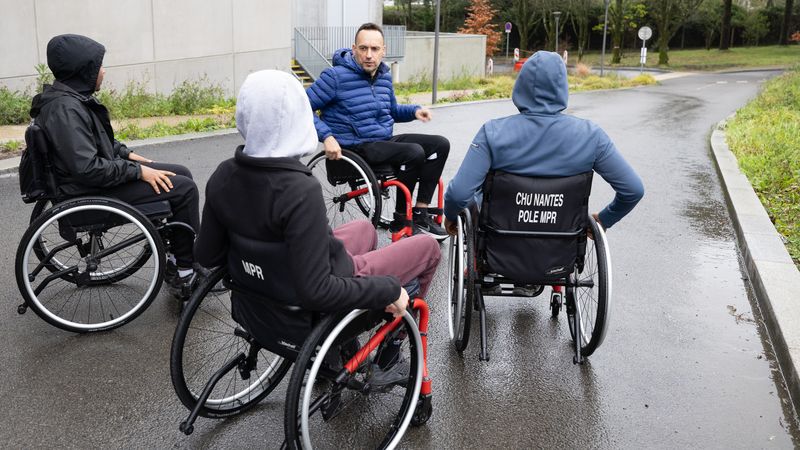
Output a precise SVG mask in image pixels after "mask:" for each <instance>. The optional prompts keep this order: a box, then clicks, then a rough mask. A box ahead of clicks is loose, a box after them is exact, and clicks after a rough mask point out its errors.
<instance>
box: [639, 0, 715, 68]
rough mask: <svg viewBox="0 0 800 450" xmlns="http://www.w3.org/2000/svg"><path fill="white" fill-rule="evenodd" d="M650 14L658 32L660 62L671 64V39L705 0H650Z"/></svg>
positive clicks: (661, 63)
mask: <svg viewBox="0 0 800 450" xmlns="http://www.w3.org/2000/svg"><path fill="white" fill-rule="evenodd" d="M648 3H649V8H648V10H649V11H650V16H651V17H652V18H653V20H654V21H655V24H656V31H657V32H658V39H657V45H658V64H660V65H668V64H669V41H670V39H672V36H674V35H675V32H676V31H678V28H679V27H680V26H681V25H682V24H683V23H684V22H686V19H688V18H689V17H690V16H691V15H692V14H694V12H695V10H697V7H698V6H700V4H701V3H703V0H649V2H648Z"/></svg>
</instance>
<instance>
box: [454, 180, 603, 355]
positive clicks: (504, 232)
mask: <svg viewBox="0 0 800 450" xmlns="http://www.w3.org/2000/svg"><path fill="white" fill-rule="evenodd" d="M591 182H592V172H587V173H583V174H579V175H575V176H572V177H562V178H543V177H523V176H519V175H513V174H509V173H504V172H500V171H497V172H490V174H489V175H488V176H487V179H486V182H485V183H484V185H483V200H482V203H481V208H480V210H478V208H477V205H472V206H471V207H470V208H469V209H465V210H463V211H461V212H460V214H459V216H458V219H457V226H458V233H457V235H456V237H455V238H454V239H452V240H451V243H450V249H449V250H450V251H449V253H450V260H449V261H450V262H449V264H450V267H449V274H450V275H449V280H448V283H449V285H448V291H449V293H450V299H449V302H448V308H449V331H450V338H451V341H452V342H453V344H454V346H455V348H456V350H457V351H459V352H462V351H463V350H465V349H466V348H467V345H468V343H469V337H470V328H471V326H470V325H471V318H472V311H473V309H474V310H477V311H478V313H479V319H480V338H481V351H480V359H481V360H484V361H487V360H488V359H489V352H488V345H487V341H488V337H487V330H486V302H485V299H484V297H485V296H494V297H517V296H518V295H516V294H515V292H514V287H515V286H519V285H527V286H535V287H536V289H535V294H536V295H538V294H540V293H541V292H542V291H543V290H544V289H543V287H544V286H547V285H549V286H553V288H554V289H553V293H552V295H551V300H550V310H551V314H552V317H553V319H557V317H558V315H559V311H560V310H561V307H562V301H561V298H562V297H561V296H562V290H563V294H564V296H565V299H564V301H563V304H564V306H565V309H566V312H567V314H566V315H567V323H568V325H569V330H570V334H571V337H572V340H573V342H574V357H573V361H574V362H575V363H576V364H579V363H582V362H583V358H585V357H588V356H589V355H591V354H592V353H594V351H595V350H596V349H597V348H598V347H599V346H600V345H601V344H602V342H603V339H604V338H605V335H606V331H607V330H608V322H609V318H610V312H611V311H610V305H611V282H612V277H611V259H610V254H609V248H608V242H607V240H606V236H605V233H604V231H603V229H602V227H600V226H599V225H598V223H597V222H596V221H595V220H594V219H593V218H592V217H591V216H590V215H589V214H588V200H589V194H590V191H591Z"/></svg>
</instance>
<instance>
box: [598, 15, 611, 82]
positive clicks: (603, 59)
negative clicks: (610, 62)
mask: <svg viewBox="0 0 800 450" xmlns="http://www.w3.org/2000/svg"><path fill="white" fill-rule="evenodd" d="M610 2H611V0H605V3H606V16H605V18H604V19H603V51H602V52H601V53H600V76H601V77H602V76H603V62H604V61H605V57H606V32H607V31H608V4H609V3H610Z"/></svg>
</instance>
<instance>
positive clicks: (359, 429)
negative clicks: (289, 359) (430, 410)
mask: <svg viewBox="0 0 800 450" xmlns="http://www.w3.org/2000/svg"><path fill="white" fill-rule="evenodd" d="M376 317H377V318H378V319H377V320H375V318H376ZM382 317H385V314H384V313H382V312H376V311H367V310H354V311H351V312H349V313H337V314H331V315H329V316H327V317H326V318H324V319H323V320H322V321H320V323H319V324H318V325H317V326H316V327H315V328H314V330H313V331H312V333H311V335H310V336H309V337H308V338H307V339H306V341H305V343H304V344H303V347H302V349H301V350H300V354H299V356H298V358H297V361H296V364H295V368H294V370H293V371H292V376H291V378H290V381H289V387H288V389H287V392H286V405H285V413H284V431H285V436H286V442H287V444H288V446H289V448H312V446H316V447H324V448H336V447H338V448H394V447H395V446H396V445H397V444H398V442H399V441H400V439H401V438H402V437H403V435H404V434H405V432H406V430H407V429H408V426H409V425H410V423H411V421H412V418H413V416H414V410H415V407H416V405H417V401H418V399H419V397H420V390H421V385H422V371H423V365H424V364H423V358H424V356H423V352H422V340H421V337H420V334H419V329H418V328H417V324H416V322H415V321H414V318H413V317H412V315H411V314H410V313H409V311H406V313H405V315H404V316H403V317H402V318H401V319H399V322H398V327H397V328H396V329H394V330H393V331H390V332H389V333H388V334H387V335H386V336H385V337H384V339H383V340H382V341H381V343H380V345H379V346H378V347H377V348H376V349H374V350H372V351H371V352H370V353H368V354H367V355H366V359H365V361H364V362H362V363H361V364H360V365H359V366H358V367H357V368H355V369H354V370H353V372H352V373H350V374H348V372H347V371H346V370H345V369H344V368H343V364H344V362H345V361H347V360H349V359H350V358H351V357H353V356H354V355H356V353H357V352H359V351H360V350H362V349H363V348H365V347H361V345H366V344H367V343H368V342H369V341H370V338H371V337H373V336H375V335H376V333H377V332H378V330H379V329H380V328H381V327H382V326H383V325H384V324H385V323H388V322H384V321H383V320H381V318H382ZM396 339H399V341H397V340H396ZM391 342H400V345H399V346H397V347H394V351H392V350H389V346H391V345H392V344H391ZM385 352H392V353H385ZM387 355H392V356H387ZM384 357H388V358H391V361H394V362H393V363H388V364H386V365H385V366H384V367H388V369H385V370H381V369H379V367H380V366H379V364H383V362H381V361H382V360H383V358H384ZM393 368H394V369H395V370H393ZM312 397H313V400H312Z"/></svg>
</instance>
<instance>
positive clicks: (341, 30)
mask: <svg viewBox="0 0 800 450" xmlns="http://www.w3.org/2000/svg"><path fill="white" fill-rule="evenodd" d="M357 30H358V27H357V26H349V27H299V28H295V30H294V36H295V39H294V55H295V60H296V61H297V62H298V63H299V64H300V65H301V66H303V68H304V69H305V70H306V72H308V73H309V75H311V77H312V78H314V79H317V78H319V75H320V74H321V73H322V71H323V70H325V68H327V67H330V66H331V61H332V60H333V53H334V52H335V51H336V50H338V49H340V48H350V46H351V45H352V43H353V38H354V36H355V33H356V31H357ZM383 35H384V42H385V44H386V53H385V55H384V60H386V61H389V62H391V61H399V60H402V59H403V58H404V57H405V48H406V42H405V38H406V27H405V26H398V25H387V26H385V27H383ZM322 61H325V64H323V63H322Z"/></svg>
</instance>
